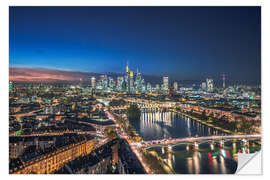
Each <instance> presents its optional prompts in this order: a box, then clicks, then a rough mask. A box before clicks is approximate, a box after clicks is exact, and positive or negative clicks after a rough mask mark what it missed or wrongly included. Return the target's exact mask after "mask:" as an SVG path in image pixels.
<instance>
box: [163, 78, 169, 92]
mask: <svg viewBox="0 0 270 180" xmlns="http://www.w3.org/2000/svg"><path fill="white" fill-rule="evenodd" d="M163 90H164V91H168V90H169V77H167V76H165V77H163Z"/></svg>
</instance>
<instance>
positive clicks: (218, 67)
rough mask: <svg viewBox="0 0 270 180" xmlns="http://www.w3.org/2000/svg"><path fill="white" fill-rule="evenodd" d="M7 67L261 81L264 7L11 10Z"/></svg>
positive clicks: (180, 78) (27, 8) (29, 8)
mask: <svg viewBox="0 0 270 180" xmlns="http://www.w3.org/2000/svg"><path fill="white" fill-rule="evenodd" d="M9 11H10V12H9V13H10V22H9V23H10V25H9V27H10V42H9V43H10V59H9V60H10V66H11V67H32V68H37V67H41V68H50V69H62V70H69V71H83V72H97V73H102V72H117V73H121V72H124V71H125V64H126V61H128V63H129V65H130V68H131V69H132V70H134V71H136V69H137V68H138V69H139V71H140V72H141V73H142V74H148V75H160V76H163V75H168V76H169V77H174V78H177V79H179V80H183V79H195V80H200V79H205V78H207V77H212V78H214V79H221V74H222V73H225V74H226V75H227V78H229V79H234V80H248V81H260V78H261V76H260V75H261V20H260V19H261V9H260V7H10V9H9Z"/></svg>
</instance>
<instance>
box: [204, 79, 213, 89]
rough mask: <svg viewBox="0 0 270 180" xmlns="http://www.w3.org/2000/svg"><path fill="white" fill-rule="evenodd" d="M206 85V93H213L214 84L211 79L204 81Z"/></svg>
mask: <svg viewBox="0 0 270 180" xmlns="http://www.w3.org/2000/svg"><path fill="white" fill-rule="evenodd" d="M206 85H207V91H208V92H213V90H214V82H213V79H208V78H207V79H206Z"/></svg>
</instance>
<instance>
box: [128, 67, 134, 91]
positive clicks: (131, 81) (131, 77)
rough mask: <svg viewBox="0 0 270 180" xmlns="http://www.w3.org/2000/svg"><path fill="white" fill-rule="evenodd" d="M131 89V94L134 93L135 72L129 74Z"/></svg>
mask: <svg viewBox="0 0 270 180" xmlns="http://www.w3.org/2000/svg"><path fill="white" fill-rule="evenodd" d="M129 75H130V76H129V88H130V91H131V92H134V79H133V71H130V74H129Z"/></svg>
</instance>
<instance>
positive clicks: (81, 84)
mask: <svg viewBox="0 0 270 180" xmlns="http://www.w3.org/2000/svg"><path fill="white" fill-rule="evenodd" d="M82 87H83V80H82V78H80V88H82Z"/></svg>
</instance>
